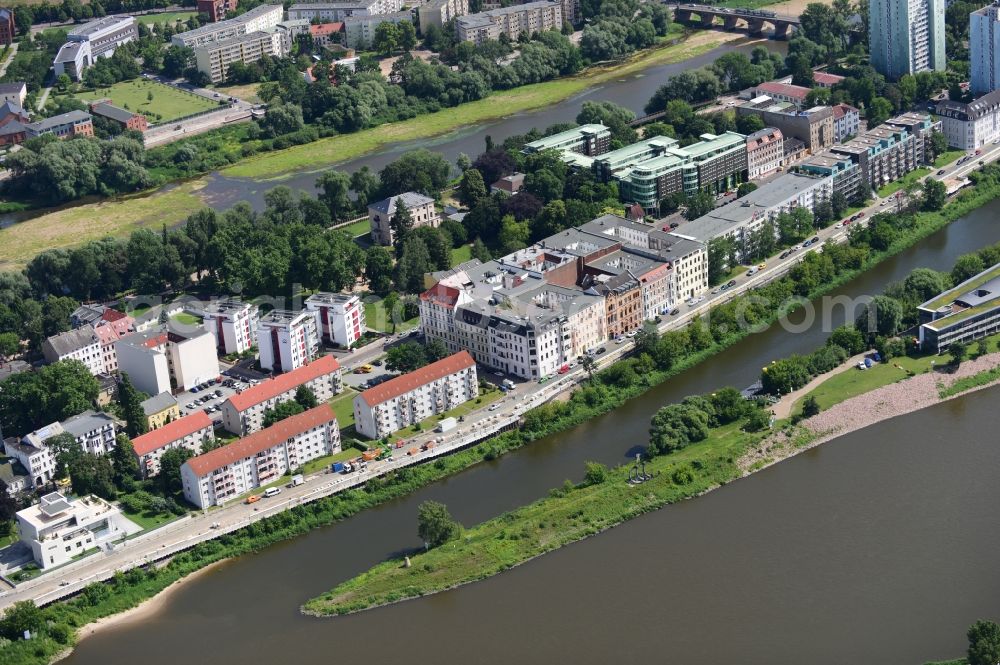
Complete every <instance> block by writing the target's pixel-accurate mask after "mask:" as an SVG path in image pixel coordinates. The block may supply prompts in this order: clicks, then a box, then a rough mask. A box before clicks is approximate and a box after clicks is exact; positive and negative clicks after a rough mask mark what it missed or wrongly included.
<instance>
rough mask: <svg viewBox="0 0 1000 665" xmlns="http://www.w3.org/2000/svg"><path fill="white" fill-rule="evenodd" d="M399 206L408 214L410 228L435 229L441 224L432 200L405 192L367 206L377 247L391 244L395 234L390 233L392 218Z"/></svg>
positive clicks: (373, 238) (421, 195)
mask: <svg viewBox="0 0 1000 665" xmlns="http://www.w3.org/2000/svg"><path fill="white" fill-rule="evenodd" d="M400 204H402V205H404V206H405V207H406V210H407V211H408V212H409V213H410V220H411V221H412V223H413V226H412V227H411V228H414V229H417V228H420V227H421V226H430V227H432V228H437V227H438V226H439V225H440V224H441V217H440V215H438V212H437V209H435V207H434V199H432V198H430V197H429V196H424V195H423V194H417V193H416V192H405V193H403V194H398V195H396V196H390V197H389V198H387V199H382V200H381V201H376V202H375V203H373V204H371V205H369V206H368V221H369V223H370V224H371V234H372V241H373V242H376V243H378V244H379V245H391V244H393V242H394V241H395V234H394V233H393V232H392V217H393V215H395V214H396V208H397V207H398V206H399V205H400Z"/></svg>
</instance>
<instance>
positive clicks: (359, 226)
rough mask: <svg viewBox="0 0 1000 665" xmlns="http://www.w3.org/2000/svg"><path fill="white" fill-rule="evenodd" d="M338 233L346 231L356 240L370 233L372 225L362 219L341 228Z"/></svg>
mask: <svg viewBox="0 0 1000 665" xmlns="http://www.w3.org/2000/svg"><path fill="white" fill-rule="evenodd" d="M337 230H338V231H347V232H348V233H349V234H350V235H351V237H352V238H357V237H358V236H364V235H368V234H369V233H371V230H372V223H371V222H370V221H368V220H367V219H362V220H361V221H358V222H354V223H353V224H348V225H347V226H341V227H340V228H339V229H337Z"/></svg>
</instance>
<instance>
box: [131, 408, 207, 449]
mask: <svg viewBox="0 0 1000 665" xmlns="http://www.w3.org/2000/svg"><path fill="white" fill-rule="evenodd" d="M206 427H208V428H209V429H211V427H212V419H211V418H209V417H208V414H207V413H205V412H204V411H195V412H194V413H192V414H191V415H189V416H184V417H183V418H178V419H177V420H174V421H172V422H169V423H167V424H166V425H164V426H163V427H161V428H159V429H154V430H153V431H152V432H147V433H145V434H142V435H141V436H137V437H135V438H134V439H132V448H133V449H135V454H136V455H139V456H142V455H148V454H149V453H151V452H153V451H154V450H159V449H160V448H162V447H163V446H165V445H167V444H168V443H172V442H173V441H176V440H177V439H182V438H184V437H185V436H187V435H188V434H193V433H194V432H197V431H198V430H202V429H205V428H206Z"/></svg>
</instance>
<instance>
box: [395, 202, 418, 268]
mask: <svg viewBox="0 0 1000 665" xmlns="http://www.w3.org/2000/svg"><path fill="white" fill-rule="evenodd" d="M389 228H390V229H391V230H392V239H393V243H394V244H395V246H396V256H399V255H400V252H402V249H403V243H405V242H406V240H407V236H408V235H409V233H410V229H412V228H413V216H412V215H411V214H410V210H409V208H407V207H406V204H405V203H403V199H402V198H397V199H396V210H395V211H394V212H393V213H392V217H390V218H389Z"/></svg>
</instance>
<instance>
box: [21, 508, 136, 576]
mask: <svg viewBox="0 0 1000 665" xmlns="http://www.w3.org/2000/svg"><path fill="white" fill-rule="evenodd" d="M16 517H17V529H18V532H19V533H20V534H21V542H22V543H23V544H24V545H25V546H27V547H28V548H29V549H30V550H31V556H32V558H33V559H34V560H35V563H37V564H38V567H39V568H41V569H43V570H44V569H46V568H53V567H55V566H61V565H62V564H64V563H69V562H70V561H72V560H73V559H74V558H75V557H77V556H79V555H81V554H83V553H84V552H86V551H88V550H92V549H94V548H95V547H99V546H100V545H101V544H103V543H106V542H111V541H114V540H118V539H119V538H122V537H124V536H127V535H129V534H130V533H136V532H138V531H141V530H142V529H141V527H139V526H138V525H136V524H134V523H132V522H130V521H129V520H127V519H126V518H125V517H124V516H123V515H122V514H121V511H119V510H118V508H116V507H115V506H113V505H111V504H110V503H108V502H107V501H105V500H104V499H101V498H98V497H96V496H92V495H91V496H85V497H82V498H79V499H70V498H68V497H66V496H63V495H62V494H60V493H58V492H52V493H50V494H46V495H45V496H43V497H42V498H41V500H40V501H39V502H38V504H36V505H34V506H31V507H29V508H25V509H24V510H20V511H18V512H17V514H16Z"/></svg>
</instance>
